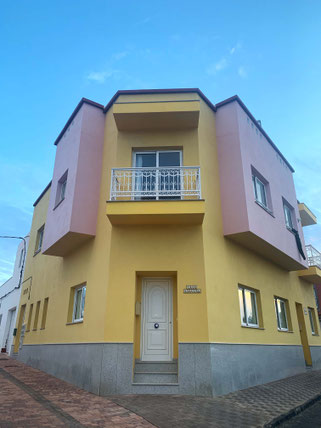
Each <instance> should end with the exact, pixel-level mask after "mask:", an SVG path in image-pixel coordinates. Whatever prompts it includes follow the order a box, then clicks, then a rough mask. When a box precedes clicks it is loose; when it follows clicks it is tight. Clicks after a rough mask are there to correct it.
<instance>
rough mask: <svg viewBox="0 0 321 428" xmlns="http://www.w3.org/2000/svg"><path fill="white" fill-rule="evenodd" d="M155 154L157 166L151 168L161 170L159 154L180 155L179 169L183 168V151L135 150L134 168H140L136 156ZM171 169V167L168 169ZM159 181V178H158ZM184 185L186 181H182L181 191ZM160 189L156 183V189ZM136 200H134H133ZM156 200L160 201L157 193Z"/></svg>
mask: <svg viewBox="0 0 321 428" xmlns="http://www.w3.org/2000/svg"><path fill="white" fill-rule="evenodd" d="M147 153H148V154H155V157H156V165H155V166H154V167H151V168H161V167H160V166H159V154H160V153H179V166H177V168H180V167H182V166H183V150H180V149H178V150H166V149H165V150H133V157H132V165H133V166H134V168H139V167H137V166H136V159H137V158H136V155H142V154H147ZM168 168H170V167H168ZM173 168H175V166H173ZM156 179H157V178H156ZM183 185H184V180H181V189H183ZM133 186H134V188H135V181H133ZM157 187H158V183H156V188H157ZM133 199H134V198H133ZM155 199H156V200H159V195H158V193H157V192H156V193H155Z"/></svg>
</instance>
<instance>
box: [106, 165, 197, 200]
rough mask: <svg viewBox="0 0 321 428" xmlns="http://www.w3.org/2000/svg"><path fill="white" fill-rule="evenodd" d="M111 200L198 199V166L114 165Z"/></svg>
mask: <svg viewBox="0 0 321 428" xmlns="http://www.w3.org/2000/svg"><path fill="white" fill-rule="evenodd" d="M110 199H111V200H112V201H115V200H119V199H122V200H128V199H130V200H145V199H156V200H159V199H201V176H200V167H199V166H175V167H158V168H113V169H112V172H111V190H110Z"/></svg>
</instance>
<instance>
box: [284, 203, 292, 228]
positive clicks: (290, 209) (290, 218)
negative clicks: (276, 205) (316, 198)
mask: <svg viewBox="0 0 321 428" xmlns="http://www.w3.org/2000/svg"><path fill="white" fill-rule="evenodd" d="M283 212H284V220H285V225H286V227H287V229H289V230H291V231H292V229H293V215H292V212H293V208H291V207H289V205H288V204H287V203H285V202H284V201H283ZM287 213H288V215H287ZM288 219H289V220H290V222H291V224H288Z"/></svg>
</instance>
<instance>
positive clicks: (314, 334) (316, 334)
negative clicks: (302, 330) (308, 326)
mask: <svg viewBox="0 0 321 428" xmlns="http://www.w3.org/2000/svg"><path fill="white" fill-rule="evenodd" d="M312 336H320V335H319V334H318V333H312Z"/></svg>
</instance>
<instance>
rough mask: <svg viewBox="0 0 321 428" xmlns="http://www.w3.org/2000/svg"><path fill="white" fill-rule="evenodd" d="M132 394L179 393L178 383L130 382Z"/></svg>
mask: <svg viewBox="0 0 321 428" xmlns="http://www.w3.org/2000/svg"><path fill="white" fill-rule="evenodd" d="M132 394H179V385H178V383H163V384H150V383H132Z"/></svg>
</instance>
